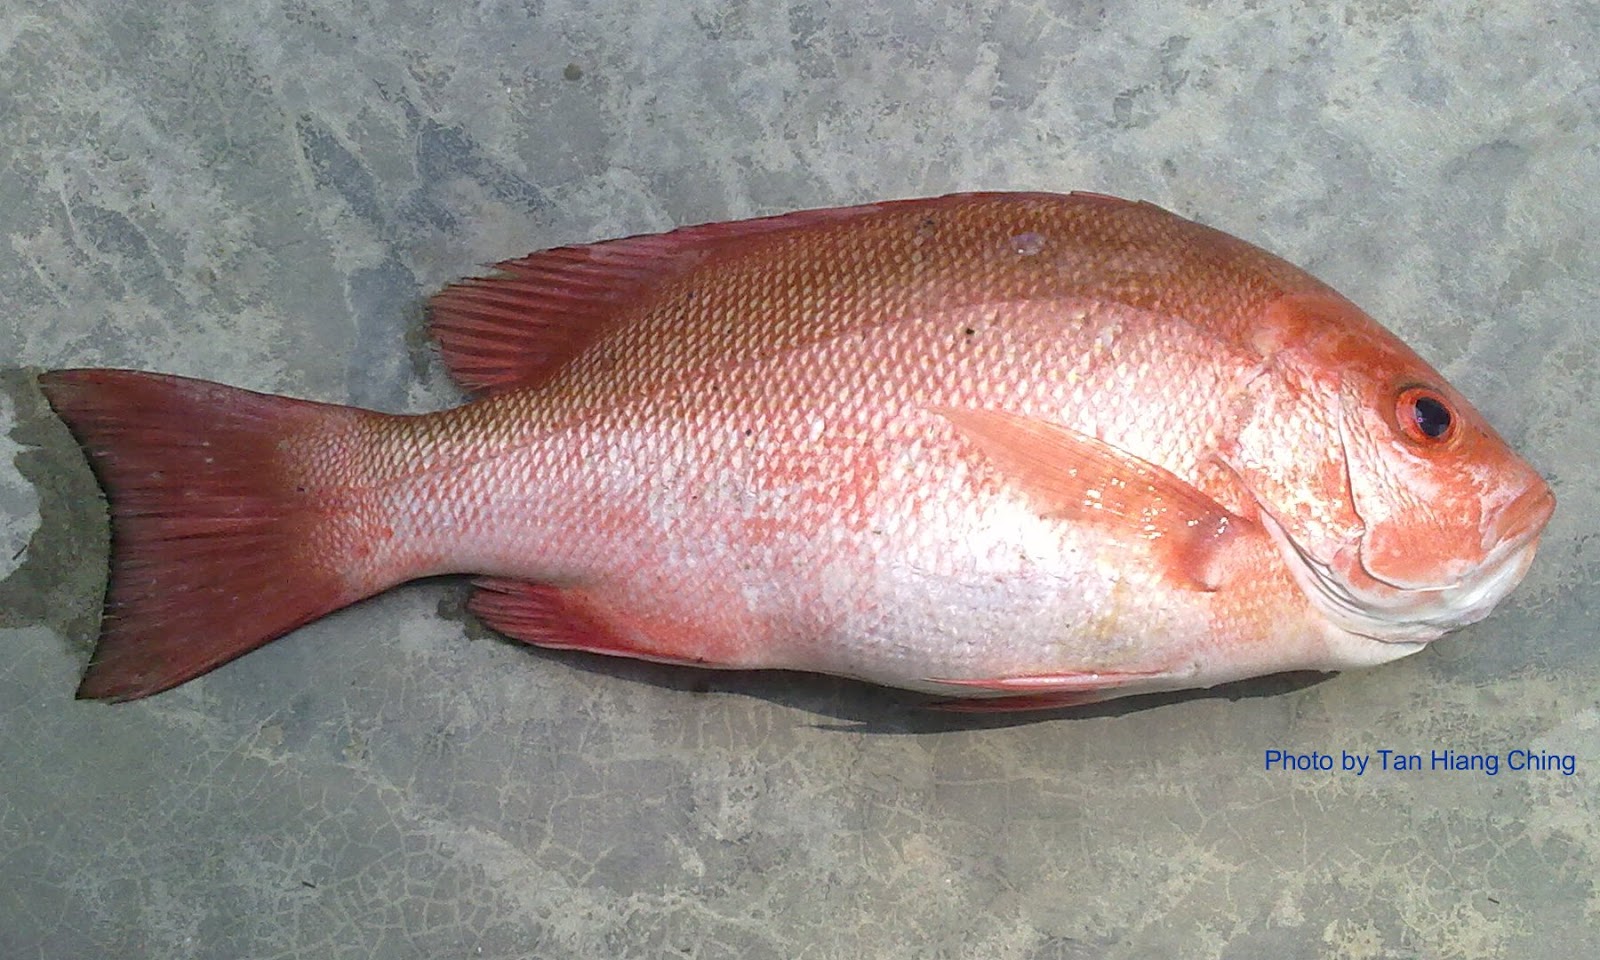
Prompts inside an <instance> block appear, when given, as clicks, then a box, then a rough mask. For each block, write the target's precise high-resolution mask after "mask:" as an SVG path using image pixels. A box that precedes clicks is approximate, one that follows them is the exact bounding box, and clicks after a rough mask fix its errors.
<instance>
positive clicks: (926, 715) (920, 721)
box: [468, 617, 1337, 735]
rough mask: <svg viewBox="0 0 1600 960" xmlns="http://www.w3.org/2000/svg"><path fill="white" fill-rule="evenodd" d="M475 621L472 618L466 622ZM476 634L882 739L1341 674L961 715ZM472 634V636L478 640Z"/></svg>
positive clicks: (842, 686)
mask: <svg viewBox="0 0 1600 960" xmlns="http://www.w3.org/2000/svg"><path fill="white" fill-rule="evenodd" d="M468 619H469V621H470V617H469V618H468ZM476 630H482V631H483V635H484V636H487V637H494V638H495V639H496V640H497V641H498V642H501V643H506V644H509V645H511V646H514V647H516V648H518V649H519V650H521V651H523V652H524V653H525V654H526V655H527V656H529V657H533V658H536V659H538V660H541V661H555V662H558V663H561V664H563V665H564V666H567V667H570V668H572V669H574V670H580V671H583V672H585V673H591V674H597V675H603V676H607V677H613V678H617V679H622V680H626V681H628V682H630V683H639V684H645V685H648V686H652V687H657V688H660V689H666V690H678V691H682V692H684V693H686V694H689V695H691V696H700V697H710V696H734V697H747V698H750V699H755V700H764V701H766V702H768V703H775V704H778V705H780V706H784V707H789V708H791V709H794V710H800V711H804V712H806V713H809V714H812V715H814V716H816V717H819V718H821V719H819V720H818V721H817V722H815V723H813V724H812V726H813V727H815V728H816V729H820V730H837V731H841V732H849V733H872V734H883V735H922V734H937V733H948V732H952V731H961V730H991V729H1001V728H1005V727H1017V726H1024V725H1028V724H1035V723H1043V722H1046V721H1051V720H1088V719H1093V718H1104V717H1120V716H1125V715H1127V714H1132V713H1143V712H1145V711H1147V710H1156V709H1160V708H1161V707H1166V706H1170V705H1172V704H1177V703H1187V702H1190V701H1194V700H1228V701H1239V700H1255V699H1260V698H1265V697H1277V696H1282V695H1284V694H1288V693H1293V692H1295V691H1298V690H1304V689H1307V688H1309V687H1313V686H1316V685H1317V684H1320V683H1325V682H1327V681H1328V680H1331V679H1333V678H1334V677H1335V676H1337V674H1333V673H1316V672H1311V671H1298V672H1293V673H1277V674H1271V675H1269V676H1264V677H1253V678H1251V679H1248V680H1238V681H1234V682H1232V683H1225V684H1221V685H1219V686H1215V687H1211V688H1208V689H1204V690H1174V691H1169V692H1163V693H1148V694H1139V695H1136V696H1129V697H1120V698H1117V699H1115V700H1107V701H1103V702H1101V703H1089V704H1082V705H1079V706H1071V707H1052V708H1047V709H1041V710H1016V711H1004V712H991V713H984V712H976V713H974V712H963V711H960V710H951V709H944V708H942V705H943V704H946V703H949V702H950V701H949V700H948V699H947V698H939V697H934V696H930V695H928V694H921V693H916V692H913V691H908V690H898V689H895V688H892V687H883V686H879V685H877V684H873V683H868V682H866V681H863V680H853V679H850V678H847V677H833V676H827V675H824V674H817V673H801V672H797V671H791V670H708V669H700V668H696V667H684V666H674V665H671V664H660V663H651V662H648V661H643V660H630V659H627V658H625V657H607V656H598V655H596V654H592V653H584V652H581V651H575V650H548V649H542V648H539V647H533V646H529V645H527V644H523V643H519V642H518V641H516V640H512V639H509V638H507V637H504V636H501V635H500V634H498V633H494V632H493V631H491V630H489V629H488V628H487V627H483V626H482V625H481V624H480V625H478V626H477V627H476ZM476 630H474V631H473V632H476Z"/></svg>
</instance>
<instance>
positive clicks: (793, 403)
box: [40, 194, 1554, 708]
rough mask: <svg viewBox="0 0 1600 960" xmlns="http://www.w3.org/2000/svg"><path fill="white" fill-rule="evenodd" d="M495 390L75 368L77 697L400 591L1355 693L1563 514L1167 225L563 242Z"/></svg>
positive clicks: (479, 380)
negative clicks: (299, 394)
mask: <svg viewBox="0 0 1600 960" xmlns="http://www.w3.org/2000/svg"><path fill="white" fill-rule="evenodd" d="M431 329H432V333H433V334H434V337H435V339H436V340H437V342H438V344H439V346H440V349H441V352H442V354H443V357H444V360H445V362H446V364H447V366H448V367H449V369H450V371H451V373H452V375H453V376H454V377H455V378H456V380H457V381H458V382H459V383H460V384H462V386H463V387H465V388H466V389H467V390H468V391H470V392H471V393H473V394H474V395H475V397H476V398H475V399H474V400H472V402H469V403H467V404H465V405H463V406H459V407H456V408H454V409H450V410H445V411H441V412H438V413H430V414H423V415H416V416H394V415H386V414H379V413H374V412H370V411H365V410H359V409H355V408H350V407H342V406H336V405H328V404H319V403H311V402H307V401H299V400H292V399H288V398H283V397H275V396H267V395H262V394H256V393H251V392H248V391H243V390H238V389H235V388H231V387H225V386H221V385H218V384H212V383H208V382H205V381H197V380H189V379H183V378H177V377H169V376H162V375H156V374H147V373H138V372H132V371H115V370H95V369H84V370H64V371H55V372H52V373H47V374H44V375H42V376H41V378H40V382H41V386H42V388H43V389H44V392H45V394H46V396H47V397H48V399H49V401H50V403H51V404H52V405H53V406H54V408H55V410H56V411H57V412H58V413H59V414H60V415H61V416H62V418H63V419H64V420H65V421H66V422H67V424H68V425H69V427H70V428H71V429H72V430H73V432H74V433H75V435H76V436H77V438H78V439H79V441H80V442H81V443H82V444H83V446H84V447H85V449H86V450H87V452H88V454H89V457H90V460H91V463H92V465H93V466H94V468H95V470H96V472H97V475H98V476H99V478H100V480H101V483H102V485H103V486H104V488H105V490H106V492H107V496H108V499H109V501H110V506H111V514H112V522H113V557H112V573H111V578H110V583H109V588H108V594H107V612H106V617H105V619H104V624H103V632H102V637H101V640H100V643H99V646H98V648H97V650H96V653H95V656H94V659H93V662H92V663H91V665H90V667H89V670H88V672H87V674H86V676H85V678H84V681H83V684H82V687H81V688H80V690H79V695H80V696H83V697H91V698H107V699H131V698H136V697H141V696H146V695H148V694H151V693H155V692H158V691H160V690H164V689H167V688H169V687H172V686H174V685H176V684H179V683H182V682H183V681H185V680H188V679H190V678H192V677H194V676H197V675H199V674H201V673H204V672H205V671H207V670H210V669H212V668H214V667H216V666H218V665H220V664H221V663H223V662H226V661H227V660H229V659H232V658H233V657H236V656H239V655H240V654H242V653H244V652H246V651H248V650H250V649H252V648H254V647H256V646H259V645H260V644H262V643H265V642H267V641H268V640H271V639H272V638H274V637H277V636H280V635H282V634H284V633H286V632H288V631H290V630H292V629H294V628H295V627H297V626H299V625H301V624H304V623H306V622H308V621H310V620H313V619H316V618H318V617H320V616H323V615H325V614H327V613H329V612H331V611H333V610H335V609H338V608H340V607H342V606H345V605H347V604H350V603H353V602H355V601H357V600H360V599H362V598H364V597H367V596H371V595H373V594H375V593H378V592H380V591H383V590H385V589H387V588H389V587H391V586H393V585H395V584H398V583H401V582H404V581H406V580H410V579H413V578H417V577H423V576H430V575H435V574H443V573H470V574H475V575H478V576H480V577H482V578H483V579H482V580H480V581H479V589H478V591H477V592H476V593H475V595H474V598H473V601H472V603H471V607H470V609H472V610H473V611H474V612H475V613H476V614H477V615H478V616H479V617H481V618H482V619H484V620H485V621H486V622H487V623H489V624H490V625H491V626H493V627H494V628H496V629H497V630H500V631H501V632H503V633H505V634H507V635H509V636H511V637H514V638H517V639H520V640H523V641H526V642H529V643H533V644H537V645H541V646H546V647H558V648H576V649H582V650H590V651H594V652H597V653H604V654H614V655H622V656H630V657H639V658H644V659H650V660H658V661H665V662H671V663H684V664H695V665H699V666H706V667H722V668H751V669H753V668H788V669H797V670H808V671H818V672H825V673H832V674H840V675H846V676H852V677H859V678H864V679H867V680H871V681H875V682H877V683H881V684H887V685H892V686H897V687H905V688H911V689H915V690H922V691H928V692H932V693H938V694H944V695H950V696H955V697H973V698H977V697H982V698H987V699H985V700H984V701H983V702H984V703H985V704H987V705H988V706H991V707H996V708H1028V707H1041V706H1055V705H1063V704H1072V703H1081V702H1087V701H1092V700H1099V699H1105V698H1109V697H1115V696H1121V695H1124V694H1128V693H1139V692H1146V691H1152V690H1165V689H1179V688H1187V687H1204V686H1210V685H1214V684H1217V683H1221V682H1225V681H1229V680H1234V679H1238V678H1243V677H1249V676H1256V675H1260V674H1265V673H1272V672H1276V671H1284V670H1300V669H1311V670H1337V669H1342V668H1346V667H1355V666H1363V665H1369V664H1376V663H1380V662H1384V661H1387V660H1392V659H1394V658H1397V657H1400V656H1404V655H1406V654H1409V653H1412V652H1415V651H1416V650H1418V649H1421V648H1422V647H1423V646H1424V645H1425V644H1426V643H1427V642H1428V641H1430V640H1432V639H1435V638H1436V637H1438V636H1440V635H1441V634H1443V633H1445V632H1446V631H1449V630H1451V629H1454V628H1456V627H1459V626H1461V625H1463V624H1467V623H1471V622H1473V621H1476V620H1478V619H1481V618H1482V617H1483V616H1485V615H1487V613H1488V612H1489V610H1490V609H1491V608H1492V607H1493V606H1494V605H1495V604H1496V603H1497V602H1498V601H1499V600H1500V599H1501V598H1502V597H1503V596H1504V595H1505V594H1506V593H1507V592H1509V591H1510V590H1511V589H1512V587H1514V586H1515V585H1516V583H1517V582H1518V581H1519V580H1520V579H1521V578H1522V576H1523V574H1524V573H1525V571H1526V570H1527V567H1528V564H1529V563H1530V562H1531V561H1532V558H1533V555H1534V551H1535V548H1536V545H1537V542H1538V538H1539V534H1540V531H1541V530H1542V529H1543V527H1544V525H1545V523H1546V521H1547V520H1548V518H1549V516H1550V514H1551V511H1552V510H1553V507H1554V499H1553V496H1552V494H1551V492H1550V490H1549V488H1548V486H1547V485H1546V484H1545V483H1544V481H1543V480H1542V479H1541V478H1540V477H1539V476H1538V474H1537V473H1535V472H1534V470H1533V469H1532V468H1531V467H1529V466H1528V465H1527V464H1526V463H1524V462H1523V461H1522V460H1521V459H1519V458H1518V457H1517V456H1516V454H1514V453H1513V452H1512V451H1511V450H1510V449H1509V448H1508V447H1507V446H1506V445H1505V444H1504V442H1503V441H1502V440H1501V439H1500V438H1499V437H1498V436H1497V435H1496V434H1495V433H1494V431H1493V430H1492V429H1491V428H1490V427H1489V426H1488V424H1487V423H1486V422H1485V421H1484V419H1483V418H1482V417H1481V416H1480V415H1479V414H1478V413H1477V412H1476V411H1475V410H1473V409H1472V407H1471V406H1470V405H1469V404H1468V403H1467V402H1466V400H1465V399H1464V398H1462V397H1461V396H1460V395H1459V394H1458V393H1457V392H1456V391H1455V390H1454V389H1453V388H1451V387H1450V385H1449V384H1448V383H1446V382H1445V380H1444V379H1443V378H1442V377H1441V376H1440V375H1439V374H1438V373H1437V372H1436V371H1434V370H1433V369H1432V368H1431V367H1429V366H1428V365H1427V364H1426V363H1424V362H1423V361H1422V360H1421V359H1419V358H1418V357H1417V356H1416V355H1415V354H1414V353H1413V352H1412V351H1411V350H1410V349H1408V348H1407V347H1406V346H1405V345H1403V344H1402V343H1401V342H1400V341H1399V340H1397V339H1396V338H1395V337H1394V336H1393V335H1391V334H1390V333H1388V332H1387V331H1385V330H1384V329H1382V328H1381V327H1379V326H1378V325H1377V324H1376V323H1375V322H1374V321H1373V320H1372V319H1370V318H1369V317H1368V316H1367V315H1366V314H1364V313H1362V312H1361V311H1360V310H1359V309H1358V308H1356V307H1355V306H1354V305H1352V304H1351V303H1350V302H1349V301H1347V300H1345V299H1344V298H1343V297H1341V296H1339V295H1338V294H1337V293H1335V292H1334V291H1333V290H1331V289H1329V288H1328V287H1327V286H1325V285H1323V284H1322V283H1320V282H1319V281H1317V280H1316V279H1314V278H1312V277H1311V276H1310V275H1308V274H1306V273H1305V272H1303V271H1301V270H1299V269H1297V268H1295V267H1293V266H1291V265H1290V264H1288V263H1285V262H1284V261H1282V260H1280V259H1278V258H1276V257H1274V256H1271V255H1270V254H1267V253H1265V252H1263V251H1261V250H1259V249H1257V248H1255V247H1253V246H1250V245H1249V244H1247V243H1245V242H1243V241H1241V240H1238V239H1235V238H1233V237H1230V236H1227V235H1225V234H1222V233H1219V232H1217V231H1215V230H1212V229H1209V228H1206V227H1203V226H1200V225H1198V224H1195V223H1192V222H1190V221H1188V220H1184V219H1182V218H1179V217H1177V216H1174V215H1173V214H1170V213H1167V212H1165V211H1163V210H1160V209H1158V208H1156V207H1153V206H1151V205H1148V204H1141V203H1130V202H1127V201H1123V200H1117V199H1114V198H1110V197H1104V196H1100V195H1094V194H1071V195H1054V194H966V195H954V196H948V197H940V198H933V199H926V200H910V201H896V202H889V203H881V204H873V205H868V206H861V207H851V208H841V209H834V210H817V211H804V212H800V213H793V214H787V215H783V216H779V217H772V218H766V219H760V220H751V221H742V222H734V223H723V224H711V225H705V226H700V227H692V228H687V229H681V230H677V231H673V232H671V233H666V234H661V235H654V236H641V237H633V238H628V239H623V240H615V241H609V242H603V243H596V244H589V245H582V246H573V247H564V248H558V249H554V250H549V251H545V252H542V253H538V254H534V255H532V256H529V257H526V258H524V259H521V260H514V261H508V262H506V263H503V264H500V265H499V266H498V268H497V272H496V273H495V274H494V275H493V276H490V277H486V278H480V279H474V280H468V281H464V282H462V283H460V284H457V285H454V286H452V287H449V288H447V289H446V290H445V291H443V292H442V293H440V294H439V295H437V296H436V297H435V298H434V300H433V303H432V315H431Z"/></svg>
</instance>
